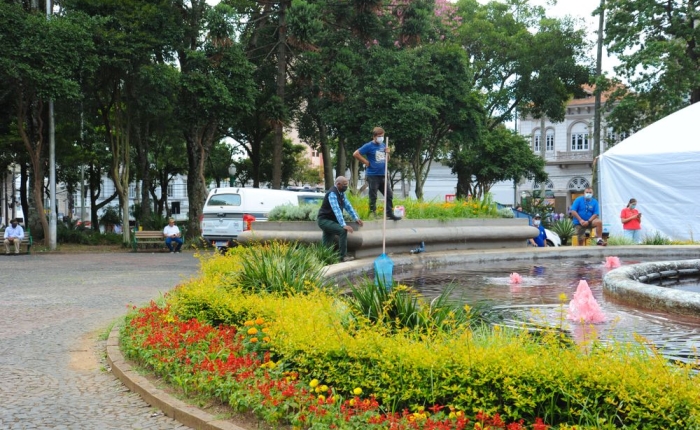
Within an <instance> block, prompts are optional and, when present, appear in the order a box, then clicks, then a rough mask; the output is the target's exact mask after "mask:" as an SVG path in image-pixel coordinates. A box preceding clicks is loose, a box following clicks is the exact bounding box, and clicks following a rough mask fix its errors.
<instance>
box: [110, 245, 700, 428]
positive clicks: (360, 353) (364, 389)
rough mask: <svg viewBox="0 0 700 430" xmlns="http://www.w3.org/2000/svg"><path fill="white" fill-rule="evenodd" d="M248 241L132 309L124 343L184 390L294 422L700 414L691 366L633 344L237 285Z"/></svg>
mask: <svg viewBox="0 0 700 430" xmlns="http://www.w3.org/2000/svg"><path fill="white" fill-rule="evenodd" d="M250 252H253V251H252V250H251V249H246V248H241V249H236V250H234V251H233V252H232V253H230V254H229V255H227V256H215V257H211V258H210V259H205V260H204V261H203V269H202V276H201V277H200V278H198V279H194V280H192V281H190V282H188V283H187V284H185V285H182V286H180V287H178V288H177V289H176V290H174V291H173V293H172V295H170V296H168V297H166V300H165V303H163V304H161V305H156V304H151V305H150V306H148V307H146V308H144V309H141V310H136V311H135V312H134V313H132V314H131V315H130V316H129V318H128V320H127V324H126V326H125V327H124V330H123V333H122V339H121V340H122V349H123V351H124V352H125V354H126V355H127V356H128V357H130V358H132V359H134V360H137V361H139V362H141V363H143V364H145V365H148V366H150V367H151V368H153V369H154V371H156V372H157V373H158V374H159V375H161V376H163V377H164V378H166V379H168V380H169V381H170V382H172V383H174V384H175V385H178V386H180V387H181V388H182V389H183V390H184V391H185V392H196V393H198V394H205V395H209V396H212V397H215V398H217V399H219V400H221V401H222V402H225V403H227V404H229V405H231V406H232V407H234V408H235V409H237V410H250V411H254V412H255V413H256V414H258V415H259V416H260V417H262V418H264V419H266V420H267V421H270V422H273V423H289V424H291V425H293V426H296V427H298V428H334V427H335V428H358V429H360V428H362V429H364V428H368V429H371V428H487V427H486V426H490V427H489V428H508V429H518V428H538V429H542V428H546V427H545V425H544V423H543V422H546V423H547V424H550V425H554V426H557V427H558V428H561V429H571V428H578V429H580V428H618V427H629V428H698V427H700V421H699V410H698V406H699V403H700V400H699V399H700V388H699V387H698V384H697V377H696V376H693V374H692V373H691V371H690V369H689V368H685V367H674V366H670V365H669V364H668V363H666V362H665V361H664V360H663V359H662V358H661V357H659V356H656V355H654V354H649V353H648V351H647V350H646V349H645V348H644V347H643V346H641V345H609V346H603V345H598V344H595V345H587V347H586V348H583V349H579V348H577V347H575V346H573V345H572V344H571V343H570V342H569V341H568V340H567V339H566V338H565V337H562V336H561V335H560V332H559V331H557V330H552V331H545V332H543V333H542V334H541V335H538V336H531V335H529V334H528V333H527V332H524V331H523V332H519V331H516V332H512V331H508V330H504V329H502V328H500V326H497V325H496V326H488V325H485V326H476V327H474V326H470V325H467V324H458V323H456V322H455V323H450V322H449V321H447V322H444V323H441V324H435V325H431V324H424V325H422V326H421V328H420V329H411V328H408V327H403V328H402V327H400V326H399V327H397V326H395V325H387V324H379V323H377V322H376V321H375V322H373V321H369V320H367V319H365V318H363V317H362V316H358V315H357V314H355V313H353V312H352V310H351V307H350V306H349V305H348V303H347V302H346V301H345V300H344V299H343V298H342V297H340V296H338V295H336V294H335V293H333V292H332V291H329V290H327V289H325V288H324V287H323V285H322V284H321V283H319V281H318V280H314V279H303V280H301V281H300V282H301V287H294V288H295V289H294V290H293V291H294V292H293V293H292V292H291V291H286V292H285V289H284V288H280V289H279V290H277V291H276V292H274V293H269V292H265V291H251V290H250V288H249V287H243V286H241V285H240V284H239V280H238V275H237V273H238V272H239V271H240V270H241V268H242V267H243V264H242V260H244V259H250V256H251V254H249V253H250ZM269 253H270V255H280V249H274V248H269ZM287 258H291V257H287ZM256 260H264V259H263V258H259V256H258V258H256ZM264 264H269V265H274V264H280V262H279V261H278V262H277V263H275V262H274V259H270V260H269V261H268V262H266V263H264ZM244 270H252V269H244ZM258 270H259V271H260V272H262V270H260V269H259V268H258ZM297 270H302V269H299V268H298V269H297ZM309 272H312V270H309ZM297 275H298V274H297ZM289 276H290V278H288V279H287V278H285V279H283V280H280V281H277V282H276V281H274V280H270V281H268V282H276V283H277V284H279V285H283V284H285V283H293V282H294V281H295V280H294V279H292V278H291V276H293V275H289ZM430 306H432V303H426V304H424V307H423V308H421V309H429V308H430ZM380 309H382V308H381V307H380ZM420 312H422V311H420ZM427 321H428V322H430V321H432V320H430V319H428V320H427ZM384 322H387V320H386V319H385V320H384ZM574 426H575V427H574Z"/></svg>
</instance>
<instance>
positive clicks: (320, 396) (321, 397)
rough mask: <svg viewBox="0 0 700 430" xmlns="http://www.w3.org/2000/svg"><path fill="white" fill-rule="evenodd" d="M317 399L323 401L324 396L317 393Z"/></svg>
mask: <svg viewBox="0 0 700 430" xmlns="http://www.w3.org/2000/svg"><path fill="white" fill-rule="evenodd" d="M318 400H320V401H322V402H323V401H325V400H326V396H324V395H323V394H319V395H318Z"/></svg>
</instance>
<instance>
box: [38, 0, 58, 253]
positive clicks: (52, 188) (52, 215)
mask: <svg viewBox="0 0 700 430" xmlns="http://www.w3.org/2000/svg"><path fill="white" fill-rule="evenodd" d="M51 7H52V2H51V0H46V19H50V18H51ZM49 166H50V167H49V249H50V250H51V251H55V250H56V125H55V123H54V114H53V100H49ZM41 215H42V216H43V214H41Z"/></svg>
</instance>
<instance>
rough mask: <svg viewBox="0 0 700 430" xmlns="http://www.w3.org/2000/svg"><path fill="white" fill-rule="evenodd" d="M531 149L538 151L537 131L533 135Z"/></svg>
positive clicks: (538, 137) (538, 139) (538, 136)
mask: <svg viewBox="0 0 700 430" xmlns="http://www.w3.org/2000/svg"><path fill="white" fill-rule="evenodd" d="M532 150H533V151H535V152H540V134H539V133H537V134H535V135H534V136H533V144H532Z"/></svg>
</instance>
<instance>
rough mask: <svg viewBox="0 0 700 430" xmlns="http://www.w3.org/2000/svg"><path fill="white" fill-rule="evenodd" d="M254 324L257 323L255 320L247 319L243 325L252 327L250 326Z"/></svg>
mask: <svg viewBox="0 0 700 430" xmlns="http://www.w3.org/2000/svg"><path fill="white" fill-rule="evenodd" d="M253 324H255V322H253V321H246V322H245V323H243V325H244V326H246V327H250V326H252V325H253Z"/></svg>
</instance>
